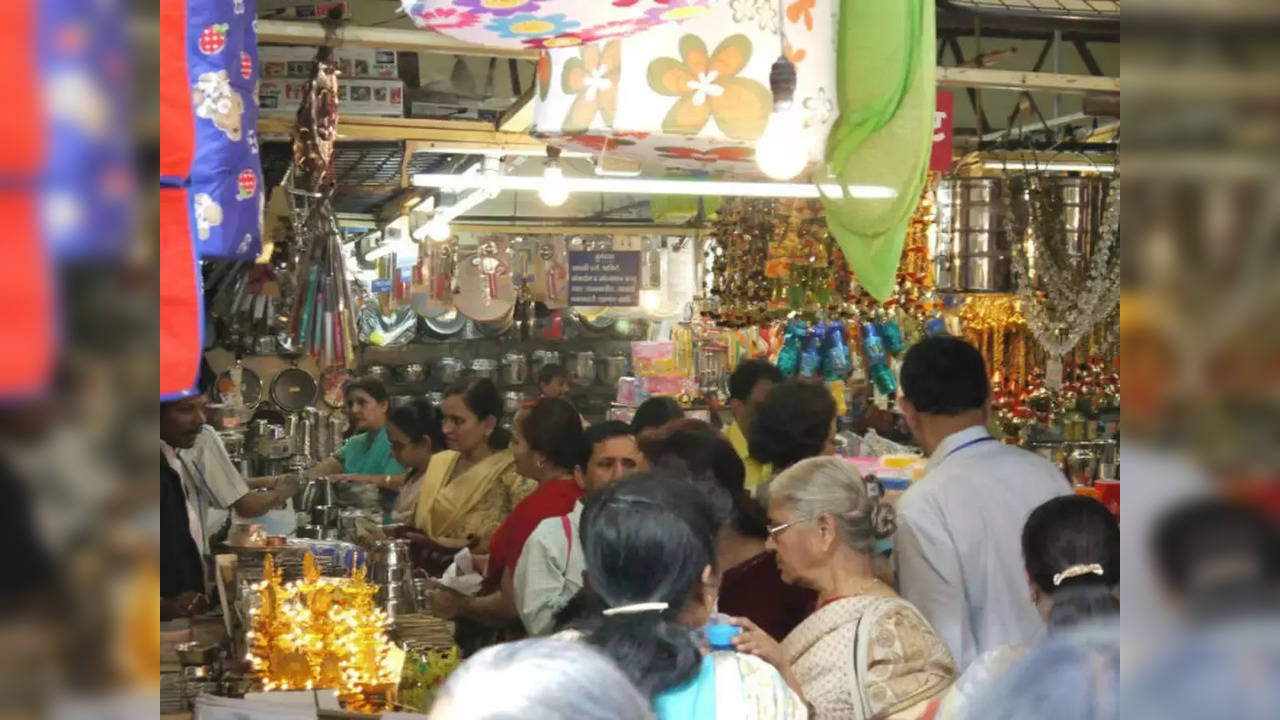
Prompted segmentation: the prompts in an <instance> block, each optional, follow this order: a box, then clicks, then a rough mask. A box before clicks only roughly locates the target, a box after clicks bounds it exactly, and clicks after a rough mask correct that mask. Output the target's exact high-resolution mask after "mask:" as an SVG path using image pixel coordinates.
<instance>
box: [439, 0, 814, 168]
mask: <svg viewBox="0 0 1280 720" xmlns="http://www.w3.org/2000/svg"><path fill="white" fill-rule="evenodd" d="M464 1H466V2H470V1H472V0H464ZM475 1H476V2H480V1H481V0H475ZM495 1H496V0H495ZM672 1H673V2H674V1H675V0H672ZM615 4H616V3H615ZM837 12H838V2H837V0H784V2H783V13H782V14H781V15H779V13H778V4H777V2H776V0H724V2H720V3H719V4H717V5H715V6H713V7H711V8H710V9H709V10H708V11H707V12H706V13H704V14H702V15H701V16H699V17H696V18H694V19H692V20H690V21H688V22H683V23H679V24H669V25H664V26H662V27H657V28H653V29H651V30H646V31H645V32H644V33H642V34H640V35H637V36H633V37H629V38H619V39H612V40H606V41H602V42H597V43H593V44H588V45H584V46H582V47H573V48H560V49H555V50H549V51H547V52H546V53H544V54H543V55H542V56H541V57H540V58H539V59H538V64H537V71H536V73H535V75H536V78H537V83H538V90H537V94H536V96H535V97H536V101H535V105H534V123H533V124H534V135H536V136H537V137H540V138H542V139H545V140H546V141H547V142H549V143H551V144H553V145H556V146H558V147H561V148H563V149H565V150H576V151H585V152H591V153H593V154H602V153H607V154H610V155H615V156H618V157H622V158H627V159H631V160H635V161H638V162H640V163H641V164H642V166H644V169H645V170H646V171H647V172H651V173H667V174H671V173H673V172H674V173H676V174H684V175H694V176H703V175H714V176H717V177H726V176H728V177H757V176H759V171H758V170H757V169H756V165H755V140H756V138H758V137H759V136H760V134H761V133H762V132H763V131H764V128H765V124H766V123H767V121H768V118H769V113H770V112H771V111H772V109H773V95H772V94H771V93H770V91H769V70H770V68H771V66H772V65H773V63H774V61H775V60H777V59H778V56H779V54H780V53H781V52H784V51H785V52H786V54H787V57H788V58H790V59H791V61H792V62H793V63H795V65H796V76H797V87H796V95H795V110H794V111H795V112H799V113H801V115H802V117H803V126H804V129H805V137H804V138H803V144H804V146H805V147H806V148H807V149H808V153H809V157H810V159H811V162H813V163H817V162H819V161H821V159H822V155H823V149H824V146H825V143H826V137H827V133H828V131H829V130H830V129H831V126H832V124H833V123H834V122H835V116H836V112H835V91H834V88H835V79H836V67H835V54H836V47H835V42H836V37H835V28H836V17H837ZM780 32H781V33H782V34H783V37H785V40H784V39H783V37H780V36H779V33H780ZM784 48H785V50H784Z"/></svg>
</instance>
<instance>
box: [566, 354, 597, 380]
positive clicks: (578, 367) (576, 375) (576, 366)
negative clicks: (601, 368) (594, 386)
mask: <svg viewBox="0 0 1280 720" xmlns="http://www.w3.org/2000/svg"><path fill="white" fill-rule="evenodd" d="M569 379H570V380H572V381H573V384H574V385H590V384H591V383H592V382H594V381H595V379H596V354H595V353H594V352H591V351H590V350H583V351H581V352H578V353H576V354H575V355H574V356H573V360H571V361H570V362H569Z"/></svg>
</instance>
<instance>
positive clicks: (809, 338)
mask: <svg viewBox="0 0 1280 720" xmlns="http://www.w3.org/2000/svg"><path fill="white" fill-rule="evenodd" d="M826 326H827V324H826V323H824V322H819V323H818V324H816V325H814V326H813V327H812V328H811V329H810V330H809V332H808V334H807V335H806V336H805V341H804V351H803V352H801V353H800V377H803V378H810V379H812V378H816V377H818V376H819V375H821V373H822V354H821V353H820V352H818V350H819V348H820V346H821V344H822V340H823V337H824V336H825V335H826Z"/></svg>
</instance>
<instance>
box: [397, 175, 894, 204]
mask: <svg viewBox="0 0 1280 720" xmlns="http://www.w3.org/2000/svg"><path fill="white" fill-rule="evenodd" d="M492 182H493V183H495V184H496V185H497V186H498V187H499V188H500V189H502V190H516V191H534V192H536V191H538V190H541V189H542V186H543V184H544V183H545V182H546V181H545V180H544V179H543V176H541V175H500V176H498V177H497V178H496V179H494V180H493V181H492ZM413 184H414V185H416V186H417V187H429V188H440V189H442V190H466V189H469V188H478V187H489V185H488V184H486V182H485V181H484V180H482V179H481V178H478V177H475V176H474V175H445V174H419V175H414V176H413ZM564 184H565V188H566V189H567V190H569V191H570V192H577V193H622V194H629V195H709V196H726V197H793V198H818V197H822V196H823V195H825V196H826V197H830V198H841V197H844V195H845V192H846V191H847V192H848V194H849V197H852V198H858V199H862V200H892V199H893V198H896V197H897V196H898V191H897V190H896V189H895V188H891V187H886V186H883V185H849V186H847V187H846V188H841V187H840V186H839V185H838V184H835V183H830V184H824V185H823V186H822V195H820V194H819V192H818V186H817V185H814V184H812V183H804V182H792V183H786V182H742V181H736V180H682V179H674V178H642V177H636V178H600V177H592V178H583V177H566V178H564Z"/></svg>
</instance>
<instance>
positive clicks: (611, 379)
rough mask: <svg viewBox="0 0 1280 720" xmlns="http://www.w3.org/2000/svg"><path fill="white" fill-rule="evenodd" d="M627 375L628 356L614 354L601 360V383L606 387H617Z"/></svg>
mask: <svg viewBox="0 0 1280 720" xmlns="http://www.w3.org/2000/svg"><path fill="white" fill-rule="evenodd" d="M626 375H627V356H626V355H623V354H622V353H614V354H612V355H609V356H607V357H603V358H600V372H599V376H600V382H602V383H604V384H605V385H617V384H618V381H619V380H621V379H622V378H624V377H626Z"/></svg>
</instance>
